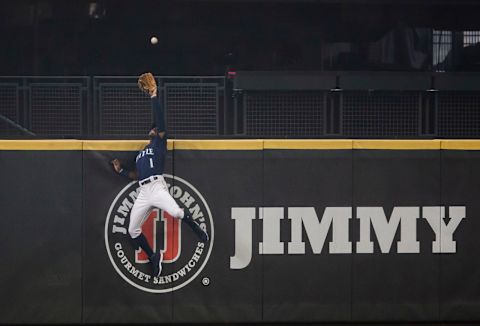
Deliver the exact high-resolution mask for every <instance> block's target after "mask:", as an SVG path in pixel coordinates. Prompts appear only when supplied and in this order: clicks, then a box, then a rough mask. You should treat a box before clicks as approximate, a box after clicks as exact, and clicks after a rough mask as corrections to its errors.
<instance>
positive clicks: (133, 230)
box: [111, 73, 209, 277]
mask: <svg viewBox="0 0 480 326" xmlns="http://www.w3.org/2000/svg"><path fill="white" fill-rule="evenodd" d="M138 86H139V87H140V89H142V90H143V91H144V92H145V93H147V94H148V95H149V96H150V97H151V104H152V110H153V117H154V123H153V125H152V128H151V129H150V131H149V133H148V136H149V137H150V142H149V143H148V145H146V146H145V148H144V149H143V150H141V151H139V153H138V155H137V157H136V170H134V171H127V170H126V169H124V168H122V166H121V163H120V161H119V160H118V159H114V160H113V161H112V162H111V163H112V165H113V168H114V169H115V171H116V172H117V173H118V174H120V175H123V176H125V177H128V178H130V179H132V180H139V181H138V183H139V185H140V192H139V194H138V197H137V199H136V200H135V203H134V204H133V207H132V211H131V213H130V224H129V226H128V233H129V234H130V237H131V238H132V240H133V242H134V244H135V247H136V248H138V247H140V248H142V249H143V251H145V253H146V254H147V255H148V257H149V260H150V263H151V264H152V267H153V276H156V277H158V276H160V274H161V272H162V261H163V254H162V252H161V251H158V252H156V253H154V252H153V250H152V248H151V247H150V245H149V244H148V242H147V239H146V238H145V236H144V235H143V233H142V225H143V223H144V222H145V220H146V219H147V217H148V215H149V213H150V211H151V209H152V208H155V207H156V208H159V209H161V210H163V211H166V212H167V213H168V214H170V215H171V216H173V217H174V218H179V219H181V220H182V221H183V222H185V223H186V224H187V225H188V226H189V227H190V228H191V229H192V230H193V231H194V232H195V234H196V235H197V236H198V237H199V238H200V240H201V241H202V242H207V241H208V240H209V236H208V234H207V232H206V231H204V230H203V229H202V228H201V227H200V225H198V223H197V222H196V221H195V220H194V219H193V218H192V216H191V215H190V214H189V213H188V212H186V211H184V210H183V209H181V208H180V207H179V206H178V204H177V203H176V202H175V199H173V197H172V196H171V195H170V193H169V191H168V188H167V184H166V183H165V180H164V178H163V170H164V167H165V157H166V155H167V133H166V128H165V114H164V110H163V106H162V105H161V103H160V100H159V98H158V96H157V84H156V82H155V78H154V77H153V75H152V74H151V73H145V74H142V75H141V76H140V78H139V79H138Z"/></svg>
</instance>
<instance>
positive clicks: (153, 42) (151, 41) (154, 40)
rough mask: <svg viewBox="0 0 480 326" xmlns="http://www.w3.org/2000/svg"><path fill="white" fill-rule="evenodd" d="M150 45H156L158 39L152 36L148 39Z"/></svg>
mask: <svg viewBox="0 0 480 326" xmlns="http://www.w3.org/2000/svg"><path fill="white" fill-rule="evenodd" d="M150 43H152V44H157V43H158V38H156V37H155V36H152V38H151V39H150Z"/></svg>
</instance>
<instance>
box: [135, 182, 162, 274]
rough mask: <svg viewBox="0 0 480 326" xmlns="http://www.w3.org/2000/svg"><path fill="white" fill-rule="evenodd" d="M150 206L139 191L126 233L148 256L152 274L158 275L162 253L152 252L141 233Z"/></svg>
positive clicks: (160, 269)
mask: <svg viewBox="0 0 480 326" xmlns="http://www.w3.org/2000/svg"><path fill="white" fill-rule="evenodd" d="M150 209H151V206H150V204H149V203H148V201H147V199H146V198H145V196H144V195H143V194H142V192H141V191H140V194H139V195H138V198H137V199H136V200H135V203H134V204H133V207H132V211H131V212H130V223H129V225H128V233H129V234H130V237H131V238H132V240H133V243H134V244H135V247H136V248H138V247H140V248H142V249H143V251H145V253H146V254H147V256H148V259H149V260H150V262H151V263H152V267H153V275H154V276H157V277H158V276H159V275H160V273H161V271H162V260H163V255H162V253H161V251H159V252H157V253H154V252H153V250H152V248H151V247H150V244H149V243H148V241H147V238H145V236H144V235H143V233H142V225H143V223H145V220H146V219H147V217H148V215H149V213H150Z"/></svg>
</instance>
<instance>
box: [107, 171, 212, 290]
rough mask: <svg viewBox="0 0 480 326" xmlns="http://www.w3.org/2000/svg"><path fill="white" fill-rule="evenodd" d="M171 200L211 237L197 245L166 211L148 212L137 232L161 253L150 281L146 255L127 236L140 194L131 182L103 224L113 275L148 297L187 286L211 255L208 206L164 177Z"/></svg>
mask: <svg viewBox="0 0 480 326" xmlns="http://www.w3.org/2000/svg"><path fill="white" fill-rule="evenodd" d="M163 176H164V178H165V181H166V183H167V186H168V189H169V191H170V194H171V195H172V197H173V198H174V199H175V200H176V201H177V203H178V204H179V205H180V207H181V208H184V209H185V210H186V211H189V212H190V214H191V215H192V217H193V219H195V220H196V221H197V222H198V223H199V224H200V227H202V228H204V229H205V230H206V231H207V233H208V234H209V235H210V240H209V241H208V242H206V243H203V242H199V241H198V238H197V237H196V235H195V234H194V233H193V232H192V231H191V230H190V228H188V227H185V226H186V225H182V221H181V220H179V219H175V218H173V217H172V216H170V215H169V214H168V213H167V212H164V211H161V210H159V209H153V210H152V211H151V212H150V213H149V214H148V216H146V220H145V222H144V224H143V225H142V233H143V234H144V235H145V237H146V238H147V241H148V242H149V244H150V246H151V248H152V249H153V251H155V252H158V251H162V253H163V264H162V266H163V269H162V273H161V275H160V276H159V277H152V275H151V274H152V267H151V265H150V263H149V260H148V257H147V255H146V253H145V252H144V251H143V250H141V249H135V248H134V245H133V243H132V241H131V239H130V235H129V234H128V225H129V222H130V211H131V210H132V207H133V204H134V202H135V200H136V198H137V196H138V194H139V191H140V187H139V185H138V182H136V181H132V182H131V183H129V184H128V185H127V186H126V187H125V188H123V189H122V190H121V191H120V192H119V193H118V195H117V197H116V198H115V199H114V200H113V202H112V204H111V205H110V209H109V211H108V215H107V218H106V221H105V246H106V249H107V253H108V256H109V258H110V261H111V263H112V265H113V267H114V268H115V270H116V272H117V273H118V274H119V275H120V276H121V277H122V278H123V279H124V280H125V281H126V282H127V283H129V284H130V285H132V286H134V287H136V288H138V289H140V290H143V291H146V292H151V293H166V292H172V291H175V290H178V289H180V288H182V287H184V286H185V285H187V284H189V283H190V282H192V281H193V280H194V279H195V278H196V277H197V276H198V275H199V274H200V273H201V271H202V270H203V268H204V267H205V265H206V263H207V261H208V258H209V257H210V253H211V251H212V246H213V240H214V230H213V220H212V214H211V212H210V208H209V207H208V205H207V202H206V201H205V199H204V198H203V196H202V195H201V194H200V192H198V190H197V189H195V187H193V186H192V185H191V184H190V183H188V182H187V181H185V180H183V179H181V178H179V177H172V176H171V175H168V174H164V175H163Z"/></svg>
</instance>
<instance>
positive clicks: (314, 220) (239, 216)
mask: <svg viewBox="0 0 480 326" xmlns="http://www.w3.org/2000/svg"><path fill="white" fill-rule="evenodd" d="M354 211H355V213H356V216H355V218H353V212H354ZM446 212H448V218H447V215H446V214H445V213H446ZM285 213H286V216H285ZM257 216H258V218H259V219H260V220H261V221H262V224H263V234H262V241H261V242H259V243H258V254H260V255H284V254H288V255H305V254H306V243H305V242H306V241H304V240H308V242H309V244H310V247H311V252H312V253H313V254H322V253H328V254H351V253H353V252H354V250H355V253H358V254H373V253H375V251H377V252H378V251H379V252H381V253H382V254H387V253H391V252H392V247H394V245H393V242H394V240H395V239H396V237H397V233H398V234H399V235H398V237H399V241H398V242H397V244H396V253H398V254H418V253H420V249H421V246H420V242H419V241H418V237H417V232H418V229H420V228H422V232H425V230H429V232H432V239H434V240H433V241H432V242H431V243H430V244H429V245H428V246H427V245H426V244H424V245H423V247H422V251H424V252H431V253H435V254H438V253H450V254H451V253H455V252H456V251H457V246H456V241H455V240H454V233H455V231H456V230H457V228H458V226H459V225H460V222H461V221H462V220H463V219H465V218H466V207H465V206H450V207H448V208H445V207H444V206H428V207H427V206H425V207H419V206H411V207H403V206H402V207H394V208H393V210H392V213H391V215H390V217H389V218H387V215H386V214H385V210H384V208H383V207H356V208H353V207H326V208H325V210H324V211H323V216H322V218H321V219H320V220H319V219H318V216H317V212H316V210H315V208H314V207H287V208H284V207H233V208H232V209H231V219H232V220H233V222H234V224H235V253H234V256H232V257H230V268H231V269H243V268H245V267H247V266H248V265H249V264H250V262H251V260H252V253H253V240H252V239H253V238H252V234H254V232H253V227H254V223H253V221H254V220H256V219H257ZM285 217H287V219H288V220H289V221H288V222H289V224H290V225H289V229H287V230H285V231H286V232H282V229H283V228H286V225H287V223H288V222H287V223H285V222H286V221H284V222H282V220H284V219H285ZM352 223H356V226H357V227H356V228H355V229H356V230H359V234H355V235H354V237H355V240H358V241H355V246H354V245H353V243H352V242H353V241H352V239H351V237H353V236H352V235H351V232H350V229H352V227H351V226H352ZM255 225H256V224H255ZM399 228H400V230H399ZM372 229H373V233H375V237H373V236H372V234H371V233H372V232H371V230H372ZM398 230H399V231H400V232H397V231H398ZM288 231H289V233H290V236H289V238H288V240H289V241H282V239H281V235H282V233H283V234H285V233H288ZM255 234H256V232H255ZM329 234H331V239H332V240H331V241H330V242H329V243H328V249H326V248H325V247H326V246H324V244H325V242H326V240H327V236H328V235H329ZM304 235H306V238H307V239H304ZM375 239H376V240H377V244H378V246H377V248H378V249H376V250H375V248H376V247H375V246H374V242H373V241H374V240H375Z"/></svg>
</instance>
